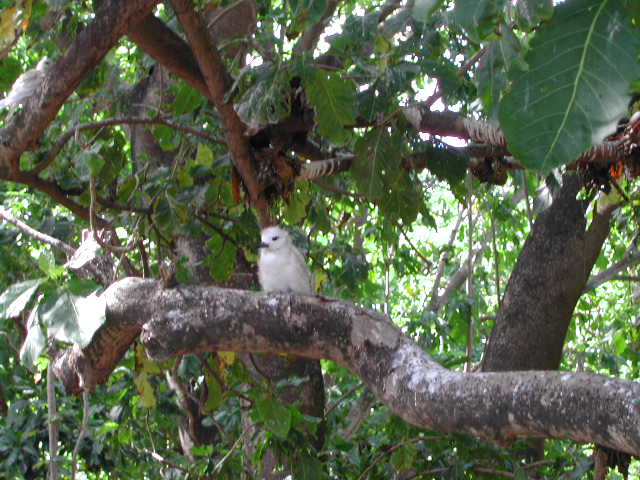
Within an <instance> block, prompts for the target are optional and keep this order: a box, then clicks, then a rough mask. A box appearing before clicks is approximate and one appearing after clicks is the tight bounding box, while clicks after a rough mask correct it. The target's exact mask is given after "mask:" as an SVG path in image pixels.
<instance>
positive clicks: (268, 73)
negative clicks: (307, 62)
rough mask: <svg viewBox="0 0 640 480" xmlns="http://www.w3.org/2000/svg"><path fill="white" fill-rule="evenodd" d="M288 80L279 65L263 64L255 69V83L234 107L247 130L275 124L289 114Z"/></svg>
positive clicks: (287, 74)
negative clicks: (247, 127)
mask: <svg viewBox="0 0 640 480" xmlns="http://www.w3.org/2000/svg"><path fill="white" fill-rule="evenodd" d="M289 80H290V79H289V72H288V71H287V70H286V69H284V68H281V67H280V65H273V64H265V65H264V66H262V67H260V68H258V69H257V75H256V78H255V81H254V82H253V84H252V86H251V87H250V88H248V89H247V90H246V91H245V92H244V93H243V94H242V97H241V98H240V101H239V102H238V104H237V106H236V110H237V112H238V115H239V116H240V118H242V120H243V121H244V122H245V123H246V124H247V125H248V126H249V128H251V129H258V128H260V127H262V126H264V125H267V124H269V123H276V122H278V121H279V120H281V119H282V118H284V117H286V116H287V115H289V114H290V113H291V104H290V99H289V95H288V92H289V91H290V89H291V87H290V85H289Z"/></svg>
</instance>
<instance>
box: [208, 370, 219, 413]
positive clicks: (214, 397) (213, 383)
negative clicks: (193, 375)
mask: <svg viewBox="0 0 640 480" xmlns="http://www.w3.org/2000/svg"><path fill="white" fill-rule="evenodd" d="M205 379H206V382H207V401H206V402H205V404H204V410H205V412H213V411H215V410H217V409H218V407H219V406H220V405H222V388H221V387H220V382H218V380H217V379H216V377H214V376H213V375H210V374H208V373H207V374H206V375H205Z"/></svg>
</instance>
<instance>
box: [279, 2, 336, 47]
mask: <svg viewBox="0 0 640 480" xmlns="http://www.w3.org/2000/svg"><path fill="white" fill-rule="evenodd" d="M287 3H288V4H289V7H290V8H291V11H292V17H293V21H292V22H291V24H290V25H289V26H288V28H287V37H288V38H289V39H293V38H295V37H297V36H298V35H299V34H300V32H303V31H304V30H305V28H306V27H307V26H308V25H313V24H315V23H318V22H319V21H320V20H321V19H322V16H323V15H324V12H325V10H326V9H327V0H288V2H287Z"/></svg>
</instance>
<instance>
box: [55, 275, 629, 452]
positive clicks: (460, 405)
mask: <svg viewBox="0 0 640 480" xmlns="http://www.w3.org/2000/svg"><path fill="white" fill-rule="evenodd" d="M104 297H105V300H106V304H107V320H106V323H105V325H104V326H103V327H102V328H101V329H100V330H99V331H98V332H97V333H96V334H95V336H94V339H93V340H92V342H91V344H90V345H89V346H88V347H87V348H85V349H84V350H79V349H72V350H69V351H67V352H66V353H65V355H63V356H62V357H61V359H59V360H58V361H57V362H56V372H57V374H58V375H59V376H61V377H62V378H63V380H64V381H65V385H66V386H67V387H73V386H74V385H76V386H77V385H84V387H85V388H90V387H91V386H92V384H93V385H95V382H96V381H97V380H100V379H102V380H104V379H105V378H106V376H107V375H108V373H109V372H110V371H111V370H113V368H115V365H116V364H117V362H118V360H119V359H120V356H121V354H117V353H116V352H122V351H123V350H124V349H126V347H127V346H128V344H129V343H130V342H131V341H132V340H127V339H126V335H124V334H118V333H117V332H118V331H120V330H122V331H123V332H128V331H130V330H132V329H133V330H136V332H140V331H142V336H141V338H142V341H143V343H144V344H145V346H146V348H147V351H148V352H149V354H150V355H151V356H152V357H154V358H156V359H162V358H169V357H174V356H177V355H182V354H186V353H198V352H205V351H214V350H226V351H236V352H264V353H292V354H295V355H300V356H305V357H309V358H326V359H329V360H332V361H334V362H336V363H338V364H340V365H342V366H344V367H345V368H348V369H349V370H351V371H352V372H354V373H355V374H356V375H358V376H359V377H360V378H361V379H362V380H363V381H364V382H365V383H366V384H367V386H368V387H369V388H370V389H371V391H372V392H374V394H375V395H376V396H377V397H378V398H379V399H380V400H381V401H382V402H384V403H385V404H387V405H388V406H389V407H390V408H391V410H393V411H394V412H395V413H397V414H398V415H399V416H401V417H402V418H403V419H405V420H406V421H408V422H410V423H412V424H414V425H417V426H420V427H423V428H428V429H432V430H437V431H441V432H461V433H468V434H471V435H474V436H477V437H481V438H485V439H489V440H493V441H495V442H498V443H500V444H505V443H507V442H509V441H511V440H513V439H515V438H516V437H518V436H520V435H538V436H544V437H552V438H567V439H572V440H575V441H578V442H597V443H600V444H602V445H606V446H609V447H611V448H616V449H618V450H622V451H626V452H629V453H632V454H635V455H638V454H640V415H639V414H640V404H638V402H637V399H638V398H639V397H640V385H639V384H637V383H635V382H629V381H625V380H618V379H614V378H609V377H605V376H600V375H594V374H588V373H567V372H542V371H530V372H496V373H462V372H452V371H449V370H447V369H445V368H443V367H442V366H440V365H439V364H438V363H436V362H435V361H434V360H433V359H432V358H431V357H430V356H429V355H428V354H426V353H425V352H424V351H423V350H421V349H420V347H419V346H418V345H417V344H415V343H414V342H413V341H412V340H410V339H409V338H407V337H405V336H404V335H403V334H402V332H401V331H400V329H399V328H397V327H396V326H395V325H394V324H393V323H392V322H391V321H390V320H389V319H388V318H387V317H385V316H384V315H381V314H378V313H375V312H373V311H370V310H367V309H364V308H361V307H358V306H355V305H354V304H352V303H349V302H343V301H337V300H332V299H327V298H324V297H312V296H303V295H287V294H265V293H253V292H243V291H238V290H225V289H216V288H206V287H185V286H179V287H176V288H174V289H165V288H162V287H161V286H160V284H159V283H158V282H155V281H152V280H144V279H139V278H129V279H125V280H121V281H119V282H117V283H116V284H113V285H112V286H111V287H110V288H109V289H108V290H107V291H106V292H105V293H104ZM134 336H135V335H134ZM73 377H77V378H81V379H82V380H81V381H70V379H72V378H73Z"/></svg>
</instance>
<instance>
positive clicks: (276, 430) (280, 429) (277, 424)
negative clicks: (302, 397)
mask: <svg viewBox="0 0 640 480" xmlns="http://www.w3.org/2000/svg"><path fill="white" fill-rule="evenodd" d="M256 414H257V417H258V419H259V420H261V421H263V422H264V426H265V427H266V428H267V429H268V430H270V431H271V432H273V434H274V435H276V437H278V438H280V439H283V440H284V439H285V438H287V435H288V434H289V430H290V429H291V410H290V408H289V407H287V406H286V405H283V404H282V403H280V402H279V401H278V400H276V399H274V398H272V397H269V396H266V395H265V396H264V397H262V398H259V399H258V400H257V401H256Z"/></svg>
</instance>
